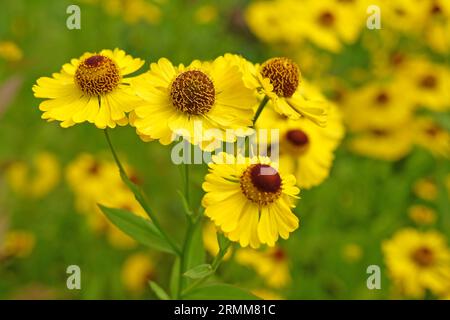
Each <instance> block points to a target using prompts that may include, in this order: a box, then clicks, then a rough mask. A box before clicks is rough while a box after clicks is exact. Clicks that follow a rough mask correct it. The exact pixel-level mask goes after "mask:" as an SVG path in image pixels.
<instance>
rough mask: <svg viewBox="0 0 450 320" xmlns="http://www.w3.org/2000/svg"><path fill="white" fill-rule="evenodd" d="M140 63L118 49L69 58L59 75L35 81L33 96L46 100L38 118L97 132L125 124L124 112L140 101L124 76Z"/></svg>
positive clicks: (141, 63)
mask: <svg viewBox="0 0 450 320" xmlns="http://www.w3.org/2000/svg"><path fill="white" fill-rule="evenodd" d="M143 64H144V61H142V60H141V59H133V58H132V57H131V56H129V55H126V54H125V52H124V51H123V50H119V49H114V51H111V50H102V51H100V52H99V53H89V52H88V53H85V54H83V55H82V56H81V57H80V58H79V59H72V60H71V61H70V63H66V64H65V65H63V67H62V69H61V71H60V72H59V73H54V74H53V75H52V77H51V78H48V77H42V78H39V79H38V80H37V82H36V84H35V85H34V86H33V92H34V96H35V97H37V98H44V99H47V100H45V101H43V102H41V104H40V105H39V109H40V110H41V111H43V112H44V113H43V114H42V118H43V119H46V120H48V121H55V120H56V121H60V122H61V123H60V124H61V126H62V127H64V128H67V127H70V126H73V125H75V124H77V123H82V122H86V121H87V122H90V123H94V124H95V126H96V127H97V128H100V129H104V128H106V127H110V128H114V127H116V125H126V124H127V123H128V118H127V114H126V113H127V112H130V111H132V110H133V109H134V108H135V107H136V106H137V105H138V104H141V103H142V100H141V99H139V98H138V97H136V96H135V95H134V93H133V92H132V91H131V90H130V88H129V84H128V82H129V78H125V77H124V76H126V75H129V74H131V73H133V72H135V71H137V70H138V69H139V68H140V67H141V66H142V65H143Z"/></svg>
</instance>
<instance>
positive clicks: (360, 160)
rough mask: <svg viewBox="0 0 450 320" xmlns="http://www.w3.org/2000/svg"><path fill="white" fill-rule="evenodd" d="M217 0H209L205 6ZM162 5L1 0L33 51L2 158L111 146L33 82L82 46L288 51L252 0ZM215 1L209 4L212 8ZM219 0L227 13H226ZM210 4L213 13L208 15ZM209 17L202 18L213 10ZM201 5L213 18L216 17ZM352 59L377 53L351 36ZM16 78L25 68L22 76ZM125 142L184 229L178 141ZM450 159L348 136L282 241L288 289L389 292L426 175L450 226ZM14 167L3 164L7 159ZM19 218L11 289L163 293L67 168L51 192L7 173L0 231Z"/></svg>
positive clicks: (15, 31) (182, 56) (10, 108)
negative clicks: (136, 277)
mask: <svg viewBox="0 0 450 320" xmlns="http://www.w3.org/2000/svg"><path fill="white" fill-rule="evenodd" d="M73 3H76V4H78V5H79V6H80V8H81V30H68V29H67V28H66V19H67V17H68V16H69V15H68V14H66V8H67V7H68V6H69V5H70V4H73ZM212 3H213V4H214V8H215V10H216V11H214V10H213V11H212V12H213V13H212V14H211V15H212V18H208V17H209V16H208V14H209V13H208V11H207V10H206V14H205V13H204V14H203V15H202V14H201V13H198V11H199V10H200V9H201V8H203V7H204V6H205V5H211V4H212ZM153 4H154V5H155V6H156V7H157V8H159V10H160V18H159V21H158V22H149V21H142V20H141V21H137V22H130V21H126V20H125V19H124V17H123V16H122V15H121V14H117V15H116V14H111V13H110V12H108V10H107V8H106V9H105V7H104V6H103V5H99V4H97V3H95V1H75V2H74V1H65V0H63V1H56V0H33V1H31V0H4V1H2V9H1V11H0V40H10V41H13V42H15V43H16V44H17V46H18V47H19V48H20V49H21V50H22V52H23V58H22V59H20V60H19V61H16V62H10V61H7V60H0V87H2V88H5V85H7V84H8V83H9V84H11V81H13V83H16V84H17V91H16V90H14V89H10V90H2V91H1V95H2V96H0V98H1V99H2V100H4V101H7V100H8V99H10V100H11V103H8V104H7V105H6V106H5V107H4V108H5V110H0V164H2V166H0V167H4V168H6V164H7V163H9V162H11V161H16V160H22V161H26V162H27V161H28V162H29V161H31V160H30V159H31V158H32V157H33V155H35V154H36V153H38V152H39V151H41V150H45V151H48V152H51V153H53V154H55V155H56V156H57V157H58V159H59V162H60V163H61V165H62V166H65V165H67V164H68V163H69V162H70V161H71V160H73V159H74V158H75V157H76V156H77V155H78V154H80V153H83V152H88V153H93V154H99V153H100V154H102V153H104V154H106V155H107V156H108V154H107V145H106V143H105V140H104V136H103V133H102V132H101V131H100V130H98V129H96V128H95V127H94V126H92V125H87V124H85V125H78V126H75V127H73V128H70V129H62V128H60V127H59V126H58V124H57V123H50V124H48V123H46V122H44V121H43V120H41V119H40V115H41V112H40V111H39V110H38V104H39V101H38V99H36V98H34V97H33V94H32V91H31V87H32V86H33V84H34V83H35V81H36V79H37V78H39V77H41V76H50V75H51V73H52V72H57V71H58V70H59V68H60V67H61V66H62V65H63V64H64V63H66V62H68V61H69V60H70V59H71V58H73V57H79V56H80V55H81V54H83V53H84V52H86V51H90V52H93V51H99V50H101V49H103V48H111V49H113V48H115V47H118V48H121V49H123V50H125V51H126V52H127V53H129V54H131V55H133V56H135V57H140V58H142V59H144V60H145V61H146V65H145V67H144V69H143V70H146V69H147V68H148V63H149V62H154V61H156V60H157V59H159V58H160V57H167V58H169V59H170V60H171V61H173V62H174V63H185V64H187V63H189V62H190V61H192V60H193V59H202V60H209V59H213V58H215V57H217V56H219V55H222V54H224V53H226V52H232V53H238V54H242V55H243V56H245V57H246V58H248V59H249V60H251V61H253V62H262V61H264V60H265V59H267V58H270V57H272V56H274V55H276V54H277V52H278V51H277V49H276V48H269V47H267V46H265V45H263V44H262V43H260V42H259V41H258V40H257V39H256V38H255V37H254V36H252V34H251V33H250V32H249V30H248V29H247V28H246V25H245V21H244V18H243V10H244V8H245V7H246V5H247V1H242V0H241V1H239V0H226V1H225V0H222V1H214V2H213V1H194V0H190V1H189V0H166V1H158V2H153ZM203 10H205V9H203ZM214 12H215V13H214ZM204 16H206V18H205V17H204ZM202 17H203V18H202ZM202 19H205V20H206V22H205V21H203V20H202ZM349 61H352V62H353V66H354V63H356V64H357V65H358V66H359V67H362V68H364V67H368V63H367V61H368V56H367V52H365V51H364V50H348V52H347V51H346V52H344V53H342V54H341V55H335V56H333V66H334V70H335V75H337V76H343V75H344V74H345V72H347V69H348V64H349ZM14 81H15V82H14ZM111 135H112V139H113V140H114V142H115V144H116V148H117V149H118V150H119V152H120V154H121V155H122V157H123V158H124V159H126V160H127V162H128V163H130V164H131V165H132V166H133V167H135V168H136V170H137V171H138V172H139V174H140V175H141V177H142V180H143V182H144V184H143V187H144V189H145V190H146V192H147V194H148V195H149V196H150V198H151V200H152V203H153V205H154V207H155V208H156V211H157V212H158V214H159V216H160V217H161V219H162V223H163V225H164V226H165V227H166V228H167V229H168V230H169V233H170V234H173V235H174V236H175V237H177V236H180V232H179V230H180V228H182V226H183V224H184V218H183V213H182V207H181V204H180V203H179V201H178V198H177V195H176V193H175V191H174V190H176V189H180V188H181V187H180V186H181V184H182V181H181V178H180V175H179V172H178V168H176V167H175V165H173V164H171V163H170V148H166V147H163V146H161V145H159V144H158V143H157V142H153V143H144V142H142V141H140V140H139V138H138V137H137V136H136V135H135V133H134V129H133V128H131V127H124V128H117V129H115V130H113V131H112V132H111ZM449 171H450V167H449V163H448V162H447V161H445V160H437V159H435V158H433V157H432V156H431V155H430V154H429V153H427V152H426V151H423V150H421V149H415V150H414V152H413V153H412V154H411V155H410V156H409V157H407V158H405V159H403V160H400V161H397V162H393V163H389V162H383V161H380V160H374V159H369V158H364V157H362V156H357V155H354V154H352V153H350V152H349V151H348V150H347V149H346V148H345V147H342V148H340V149H339V150H338V152H337V154H336V159H335V162H334V166H333V169H332V171H331V174H330V177H329V178H328V179H327V180H326V181H325V182H324V183H323V184H322V185H320V186H319V187H316V188H314V189H312V190H305V191H302V200H301V201H300V202H299V203H298V206H297V208H296V209H295V212H296V213H297V215H298V216H299V217H300V222H301V226H300V228H299V229H298V230H297V231H296V232H294V233H293V234H292V235H291V237H290V239H289V240H288V241H281V246H283V247H284V248H286V250H287V252H288V255H289V257H290V267H291V276H292V279H293V280H292V283H291V284H290V285H289V286H288V287H287V288H285V289H283V290H281V291H279V293H280V295H281V296H282V297H284V298H288V299H319V298H330V299H356V298H359V299H361V298H362V299H374V298H377V299H378V298H381V299H385V298H389V297H390V296H391V290H390V284H389V280H388V279H387V275H386V272H385V267H384V264H383V257H382V253H381V248H380V243H381V241H382V240H383V239H386V238H389V237H390V236H391V234H392V233H393V232H394V231H395V230H397V229H399V228H401V227H404V226H409V225H412V222H411V221H410V220H409V219H408V215H407V210H408V207H409V206H410V205H411V204H412V203H417V202H419V203H420V200H418V199H417V198H416V197H415V195H414V194H413V192H412V188H413V184H414V183H415V182H416V181H417V179H419V178H421V177H424V176H427V177H433V178H434V179H435V181H437V187H438V188H439V197H438V199H437V200H436V201H435V202H434V203H433V204H431V206H432V207H433V208H434V209H435V210H436V211H437V212H438V215H439V218H438V220H437V222H436V228H438V229H440V230H445V231H446V235H447V236H449V235H450V215H449V202H448V191H447V190H446V189H445V186H444V182H443V179H442V177H443V176H444V175H446V174H447V173H448V172H449ZM2 173H3V171H2ZM205 173H206V166H205V165H198V166H195V168H194V173H193V178H192V180H193V181H196V185H195V187H194V188H193V189H194V190H195V193H196V196H195V200H196V201H197V203H199V199H200V197H201V195H202V192H201V181H202V180H203V176H204V174H205ZM7 229H21V230H26V231H29V232H30V233H32V234H33V235H34V237H35V246H34V249H33V251H32V253H31V254H30V255H28V256H27V257H24V258H17V259H12V260H8V261H0V298H1V299H12V298H18V297H21V298H80V299H95V298H100V299H113V298H114V299H124V298H136V297H137V298H155V297H154V296H153V294H152V293H151V291H150V290H146V291H145V292H144V293H143V294H141V295H134V294H132V293H130V292H129V291H127V290H126V288H125V287H124V284H123V282H122V281H121V270H122V267H123V263H124V261H125V260H126V258H127V257H128V256H129V255H130V254H132V253H133V252H145V251H146V250H147V249H146V248H144V247H137V248H135V249H131V250H118V249H115V248H113V247H111V246H110V245H109V244H108V242H107V241H106V240H105V239H104V238H103V237H101V236H98V235H97V234H95V233H94V232H92V231H91V230H90V228H89V227H88V225H87V224H86V219H85V217H84V216H83V215H80V214H78V213H76V211H75V209H74V197H73V194H72V192H71V191H70V189H69V188H68V186H67V183H66V182H65V180H64V177H62V179H61V181H60V182H59V183H58V185H57V187H56V188H55V189H54V190H53V191H52V192H51V193H50V194H48V195H47V196H46V197H44V198H42V199H29V198H27V197H23V196H21V195H18V194H16V193H14V192H13V191H12V190H11V189H10V188H8V185H7V182H6V180H5V179H4V175H3V174H2V175H1V176H0V235H2V233H3V234H4V233H5V232H6V230H7ZM349 244H357V245H358V246H359V248H360V249H361V254H360V257H359V258H358V259H353V260H352V259H348V257H346V254H345V248H346V246H348V245H349ZM153 257H154V264H155V270H156V271H155V272H156V277H157V280H158V282H160V283H163V284H165V283H167V282H168V277H169V273H170V268H171V264H172V262H173V261H172V258H171V257H168V256H165V255H156V254H155V255H153ZM72 264H76V265H79V266H80V267H81V270H82V290H68V289H67V288H66V279H67V274H66V268H67V266H68V265H72ZM372 264H375V265H379V266H381V269H382V289H381V290H368V289H367V287H366V279H367V277H368V275H367V273H366V268H367V266H369V265H372ZM219 277H221V278H222V279H223V280H224V281H226V282H227V283H235V284H238V285H239V286H241V287H248V288H253V287H260V286H261V283H262V280H261V279H260V278H259V277H258V276H257V275H255V273H254V272H253V271H252V270H251V269H248V268H246V267H243V266H241V265H239V264H238V263H236V262H235V261H227V262H225V263H224V265H223V266H222V267H221V269H220V270H219Z"/></svg>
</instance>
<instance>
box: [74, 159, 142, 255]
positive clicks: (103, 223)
mask: <svg viewBox="0 0 450 320" xmlns="http://www.w3.org/2000/svg"><path fill="white" fill-rule="evenodd" d="M125 170H126V171H127V172H128V174H129V176H130V177H131V179H132V180H134V181H135V182H138V178H137V175H136V173H135V172H134V171H133V170H132V169H131V168H130V167H129V166H127V165H125ZM66 177H67V181H68V184H69V186H70V187H71V189H72V190H73V192H74V194H75V202H76V208H77V210H78V211H79V212H80V213H83V214H86V218H87V222H88V224H89V226H90V227H91V228H92V229H93V230H94V231H95V232H97V233H100V234H106V236H107V239H108V241H109V243H110V244H111V245H112V246H114V247H116V248H120V249H128V248H132V247H134V246H136V242H135V241H134V240H133V239H132V238H130V237H129V236H128V235H126V234H124V233H123V232H122V231H120V230H119V229H118V228H117V227H116V226H114V225H113V224H112V223H111V222H109V220H108V219H107V218H106V217H105V215H104V214H103V213H102V212H101V210H100V209H99V208H98V204H101V205H104V206H106V207H110V208H119V209H123V210H126V211H128V212H131V213H133V214H136V215H138V216H141V217H144V218H147V215H146V213H145V211H144V209H142V207H141V206H140V205H139V203H138V202H137V201H136V199H135V198H134V195H133V193H132V192H131V191H130V190H129V189H128V188H127V187H126V185H125V184H124V183H123V182H122V180H121V178H120V174H119V171H118V170H117V167H116V164H115V163H114V162H112V161H105V160H103V159H99V158H96V157H94V156H93V155H90V154H82V155H80V156H78V157H77V158H76V159H75V160H74V161H73V162H72V163H70V164H69V166H68V167H67V170H66Z"/></svg>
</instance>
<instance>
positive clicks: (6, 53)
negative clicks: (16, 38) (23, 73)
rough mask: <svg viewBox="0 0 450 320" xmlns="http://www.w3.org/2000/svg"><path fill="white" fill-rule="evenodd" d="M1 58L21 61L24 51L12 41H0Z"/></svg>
mask: <svg viewBox="0 0 450 320" xmlns="http://www.w3.org/2000/svg"><path fill="white" fill-rule="evenodd" d="M0 57H1V58H3V59H5V60H7V61H13V62H15V61H19V60H22V58H23V53H22V50H20V48H19V47H18V46H17V45H16V44H15V43H14V42H12V41H0Z"/></svg>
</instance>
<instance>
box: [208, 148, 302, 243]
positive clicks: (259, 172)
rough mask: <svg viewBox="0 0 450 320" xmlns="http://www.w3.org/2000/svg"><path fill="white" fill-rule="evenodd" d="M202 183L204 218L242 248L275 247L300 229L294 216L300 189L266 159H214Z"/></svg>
mask: <svg viewBox="0 0 450 320" xmlns="http://www.w3.org/2000/svg"><path fill="white" fill-rule="evenodd" d="M209 169H210V170H209V174H207V175H206V178H205V182H204V183H203V190H204V191H205V192H206V194H205V196H204V197H203V200H202V205H203V206H204V207H205V215H206V216H207V217H209V218H210V219H211V220H212V221H213V222H214V223H215V224H216V226H218V227H219V228H220V229H221V230H222V232H224V233H225V235H226V236H227V237H228V238H229V239H230V240H231V241H236V242H239V243H240V245H241V246H242V247H247V246H248V245H250V246H251V247H253V248H258V247H259V246H260V244H267V245H269V246H272V247H273V246H274V245H275V242H276V241H277V240H278V238H279V237H280V236H281V237H282V238H283V239H287V238H288V237H289V234H290V233H291V232H292V231H294V230H295V229H297V228H298V224H299V222H298V218H297V217H296V216H295V215H294V214H293V213H292V211H291V208H292V207H294V205H293V200H294V199H295V198H297V196H296V195H297V194H298V193H299V189H298V188H297V187H295V177H294V176H293V175H283V174H281V173H279V172H278V171H277V169H276V168H275V167H274V164H272V163H271V162H270V159H269V158H266V157H258V158H257V157H255V158H252V159H249V158H243V157H242V156H240V155H238V157H237V158H235V157H234V156H232V155H229V154H225V153H221V154H219V155H218V156H213V163H210V164H209Z"/></svg>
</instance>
